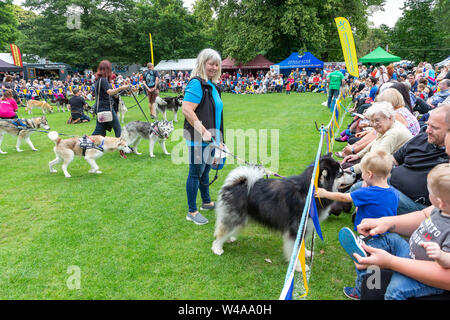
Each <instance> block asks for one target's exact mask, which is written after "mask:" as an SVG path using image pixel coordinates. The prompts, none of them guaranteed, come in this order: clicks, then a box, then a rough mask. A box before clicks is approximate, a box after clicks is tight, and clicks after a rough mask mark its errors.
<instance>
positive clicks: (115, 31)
mask: <svg viewBox="0 0 450 320" xmlns="http://www.w3.org/2000/svg"><path fill="white" fill-rule="evenodd" d="M133 4H134V2H133V1H132V0H120V1H119V0H106V1H103V0H92V1H82V0H26V1H25V3H24V6H25V7H27V8H33V9H34V10H37V11H39V12H40V14H39V15H37V16H36V17H35V18H34V19H33V20H32V22H31V23H32V25H33V26H34V27H33V28H32V29H28V30H26V31H25V35H26V36H27V38H28V40H27V41H24V51H26V52H28V53H32V54H36V55H39V56H41V57H46V58H48V59H50V60H52V61H58V62H66V63H69V64H71V65H83V66H90V67H93V66H96V65H97V64H98V62H99V61H100V60H102V59H108V60H110V61H114V62H122V61H124V62H127V61H128V59H129V57H130V54H129V52H130V50H129V46H127V45H128V42H127V39H128V38H127V37H126V29H127V26H128V21H129V19H130V17H131V16H132V12H131V11H132V8H133V7H134V6H133Z"/></svg>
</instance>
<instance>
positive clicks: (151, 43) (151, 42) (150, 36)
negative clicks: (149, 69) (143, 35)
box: [148, 33, 155, 65]
mask: <svg viewBox="0 0 450 320" xmlns="http://www.w3.org/2000/svg"><path fill="white" fill-rule="evenodd" d="M148 36H149V38H150V53H151V56H152V64H153V65H155V63H154V62H153V41H152V34H151V33H149V34H148Z"/></svg>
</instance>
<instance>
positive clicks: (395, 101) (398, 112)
mask: <svg viewBox="0 0 450 320" xmlns="http://www.w3.org/2000/svg"><path fill="white" fill-rule="evenodd" d="M375 101H376V102H381V101H386V102H389V103H390V104H392V106H393V107H394V110H395V120H397V121H399V122H400V123H402V124H403V125H404V126H405V127H406V128H408V130H409V131H410V132H411V134H412V135H413V136H416V135H417V134H418V133H419V131H420V126H419V121H417V119H416V118H415V117H414V116H413V114H412V113H411V112H410V111H409V110H408V109H407V108H406V107H405V100H404V99H403V96H402V95H401V94H400V92H399V91H398V90H396V89H393V88H388V89H386V90H384V91H383V92H382V93H380V94H379V95H378V96H377V97H376V99H375Z"/></svg>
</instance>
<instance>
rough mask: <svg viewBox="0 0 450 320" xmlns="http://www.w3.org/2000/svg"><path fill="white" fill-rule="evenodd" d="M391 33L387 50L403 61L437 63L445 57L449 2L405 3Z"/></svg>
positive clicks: (420, 0) (448, 48) (423, 0)
mask: <svg viewBox="0 0 450 320" xmlns="http://www.w3.org/2000/svg"><path fill="white" fill-rule="evenodd" d="M402 9H403V16H402V17H401V18H400V19H399V20H398V21H397V23H396V24H395V27H394V29H393V31H392V36H391V42H392V47H391V50H392V52H393V53H394V54H396V55H399V56H400V57H402V58H403V59H408V60H414V61H430V62H438V61H440V60H442V59H444V58H445V57H447V56H448V52H449V51H450V41H449V15H448V13H449V2H448V0H447V1H436V0H406V1H405V3H404V7H403V8H402Z"/></svg>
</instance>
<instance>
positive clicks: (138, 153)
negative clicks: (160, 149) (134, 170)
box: [134, 151, 142, 155]
mask: <svg viewBox="0 0 450 320" xmlns="http://www.w3.org/2000/svg"><path fill="white" fill-rule="evenodd" d="M134 153H135V154H137V155H141V154H142V153H140V152H137V151H135V152H134Z"/></svg>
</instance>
